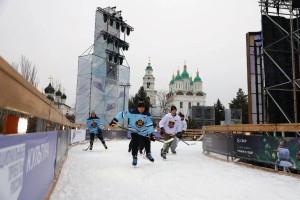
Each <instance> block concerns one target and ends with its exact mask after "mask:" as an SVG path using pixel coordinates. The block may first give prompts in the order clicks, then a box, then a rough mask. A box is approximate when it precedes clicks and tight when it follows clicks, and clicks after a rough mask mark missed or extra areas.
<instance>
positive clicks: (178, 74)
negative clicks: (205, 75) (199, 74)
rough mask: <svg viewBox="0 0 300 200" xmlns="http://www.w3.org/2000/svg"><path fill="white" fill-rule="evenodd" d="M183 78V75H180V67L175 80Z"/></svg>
mask: <svg viewBox="0 0 300 200" xmlns="http://www.w3.org/2000/svg"><path fill="white" fill-rule="evenodd" d="M181 80H182V77H181V76H180V71H179V69H178V70H177V75H176V77H175V81H181Z"/></svg>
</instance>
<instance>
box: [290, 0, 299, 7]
mask: <svg viewBox="0 0 300 200" xmlns="http://www.w3.org/2000/svg"><path fill="white" fill-rule="evenodd" d="M292 8H293V9H294V8H300V0H293V4H292Z"/></svg>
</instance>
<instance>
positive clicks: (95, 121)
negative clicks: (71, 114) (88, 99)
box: [85, 111, 107, 150]
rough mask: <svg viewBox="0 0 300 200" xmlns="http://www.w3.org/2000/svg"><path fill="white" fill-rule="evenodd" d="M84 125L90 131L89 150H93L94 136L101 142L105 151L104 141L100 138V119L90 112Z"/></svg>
mask: <svg viewBox="0 0 300 200" xmlns="http://www.w3.org/2000/svg"><path fill="white" fill-rule="evenodd" d="M85 125H86V127H87V128H88V129H89V131H90V150H92V149H93V144H94V140H95V135H96V136H97V137H98V138H99V140H100V141H101V142H102V144H103V146H104V148H105V149H107V146H106V144H105V141H104V139H103V136H102V131H101V129H102V128H103V126H102V122H101V120H100V118H99V117H97V115H96V113H95V111H92V113H91V116H90V117H89V118H88V119H87V120H86V123H85Z"/></svg>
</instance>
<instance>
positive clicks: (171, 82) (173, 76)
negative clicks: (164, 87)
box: [169, 74, 175, 85]
mask: <svg viewBox="0 0 300 200" xmlns="http://www.w3.org/2000/svg"><path fill="white" fill-rule="evenodd" d="M174 79H175V75H174V74H173V75H172V80H171V81H170V84H169V85H173V84H174Z"/></svg>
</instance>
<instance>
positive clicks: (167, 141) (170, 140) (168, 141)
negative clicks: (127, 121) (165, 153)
mask: <svg viewBox="0 0 300 200" xmlns="http://www.w3.org/2000/svg"><path fill="white" fill-rule="evenodd" d="M118 127H119V128H121V129H124V130H127V131H129V129H128V128H125V127H123V126H118ZM139 135H140V134H139ZM141 136H143V137H147V136H144V135H141ZM147 138H149V137H147ZM173 140H174V138H171V139H169V140H166V141H162V140H158V139H155V141H158V142H161V143H170V142H172V141H173ZM153 142H154V141H153Z"/></svg>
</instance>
